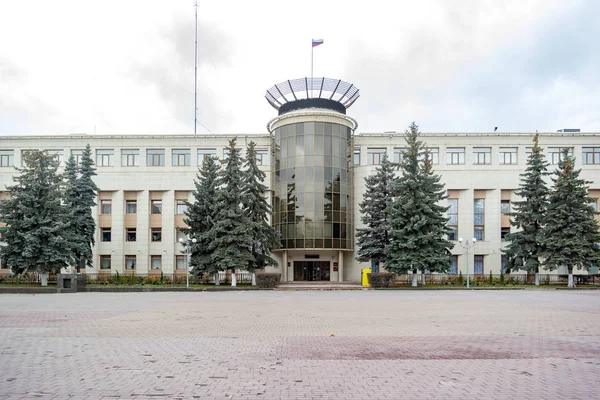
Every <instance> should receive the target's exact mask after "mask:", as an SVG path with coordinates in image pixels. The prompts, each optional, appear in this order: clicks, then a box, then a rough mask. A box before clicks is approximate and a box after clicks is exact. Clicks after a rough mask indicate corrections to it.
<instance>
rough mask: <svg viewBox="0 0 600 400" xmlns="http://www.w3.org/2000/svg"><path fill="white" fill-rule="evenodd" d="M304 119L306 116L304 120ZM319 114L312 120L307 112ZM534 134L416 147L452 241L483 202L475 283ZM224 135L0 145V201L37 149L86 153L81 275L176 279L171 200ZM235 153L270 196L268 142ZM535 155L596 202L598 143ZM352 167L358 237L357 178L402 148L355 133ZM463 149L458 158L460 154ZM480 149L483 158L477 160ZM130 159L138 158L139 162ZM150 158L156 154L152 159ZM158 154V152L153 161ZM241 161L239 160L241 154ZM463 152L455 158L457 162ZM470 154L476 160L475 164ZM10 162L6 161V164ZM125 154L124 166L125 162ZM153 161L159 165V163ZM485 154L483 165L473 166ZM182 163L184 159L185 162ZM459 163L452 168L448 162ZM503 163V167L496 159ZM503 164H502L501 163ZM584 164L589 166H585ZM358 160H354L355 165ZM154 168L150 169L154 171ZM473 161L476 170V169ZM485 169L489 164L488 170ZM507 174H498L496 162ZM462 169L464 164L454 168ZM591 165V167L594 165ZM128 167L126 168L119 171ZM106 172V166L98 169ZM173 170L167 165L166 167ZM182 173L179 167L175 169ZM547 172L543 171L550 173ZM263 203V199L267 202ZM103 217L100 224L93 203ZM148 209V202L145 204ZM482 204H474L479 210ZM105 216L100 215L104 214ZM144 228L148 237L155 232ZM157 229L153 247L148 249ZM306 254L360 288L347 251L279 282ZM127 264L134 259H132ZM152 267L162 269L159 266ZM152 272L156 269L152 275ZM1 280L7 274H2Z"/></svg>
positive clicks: (497, 245)
mask: <svg viewBox="0 0 600 400" xmlns="http://www.w3.org/2000/svg"><path fill="white" fill-rule="evenodd" d="M304 111H307V110H304ZM315 112H318V110H315ZM533 136H534V133H497V132H494V133H423V134H422V139H423V140H424V141H425V142H426V143H427V146H428V147H429V148H431V149H437V152H438V153H437V154H438V156H437V159H438V160H437V161H438V162H437V163H435V165H434V168H435V170H436V172H437V173H439V174H440V175H441V176H442V181H443V182H444V184H445V185H446V188H447V189H448V194H449V198H455V199H457V206H458V207H457V211H458V213H457V215H456V217H455V218H456V219H457V221H458V224H457V228H458V232H457V236H458V237H462V238H465V239H470V238H472V237H473V236H474V235H475V231H474V230H475V228H474V222H475V218H476V217H475V216H474V201H475V199H483V210H484V212H483V215H482V216H481V215H480V216H479V218H483V220H484V224H483V240H480V241H478V243H477V244H476V246H475V247H474V248H473V249H472V250H471V251H470V253H469V260H468V261H469V269H470V271H471V273H473V270H474V262H475V260H476V257H477V261H478V263H479V264H478V265H479V266H481V268H482V273H483V274H489V273H490V271H491V272H492V273H500V268H501V252H500V250H501V249H502V247H503V245H504V241H503V240H502V239H501V231H502V227H503V226H505V227H506V226H507V221H508V219H507V217H506V216H503V214H502V212H501V207H502V201H503V200H504V204H505V207H506V204H507V201H508V202H512V201H514V200H516V197H515V195H514V190H515V189H517V188H518V185H519V174H520V173H522V172H523V171H524V170H525V167H526V159H527V151H528V149H529V148H530V147H531V146H532V140H533ZM231 137H232V135H196V136H194V135H110V136H107V135H81V134H77V135H55V136H33V135H32V136H12V137H11V136H4V137H3V138H2V139H1V141H0V153H1V154H0V155H1V156H2V157H3V158H2V159H1V160H0V161H2V162H1V166H0V191H4V192H3V193H0V197H2V196H6V195H7V194H6V192H5V186H7V185H11V184H12V177H13V176H14V175H15V173H16V171H15V170H14V168H12V166H16V167H20V166H21V165H22V164H21V155H22V153H23V152H24V151H27V150H32V149H43V150H50V151H58V152H61V151H62V157H61V159H62V161H61V164H62V165H63V166H64V162H65V160H66V158H67V157H68V156H69V155H70V154H71V153H74V154H78V152H79V151H80V150H82V149H83V148H85V146H86V145H87V144H88V143H89V144H90V145H91V147H92V150H93V154H94V158H95V159H96V160H97V161H98V162H97V173H98V176H96V177H95V182H96V184H97V185H98V187H99V188H100V189H101V192H100V193H99V199H98V206H97V207H95V208H94V210H93V214H94V215H95V218H96V220H97V224H98V231H97V236H96V242H97V243H96V247H95V249H94V268H92V269H88V270H87V272H91V273H96V272H106V273H114V271H119V272H120V273H122V272H124V271H126V264H127V260H128V259H129V261H130V263H131V260H133V259H134V260H135V261H134V262H135V271H136V273H140V274H146V273H150V274H152V273H160V271H162V272H164V273H165V274H171V273H173V272H175V273H177V272H182V273H183V274H185V270H183V271H182V268H179V269H177V264H178V262H179V264H180V265H179V266H180V267H181V266H182V265H183V264H181V260H182V258H181V257H182V256H183V249H182V247H181V245H179V243H177V232H176V229H177V227H178V226H182V225H183V215H182V214H181V207H179V210H178V207H177V200H188V199H191V193H192V191H193V189H194V184H193V180H194V178H195V176H196V173H197V171H198V166H199V160H200V162H201V160H202V157H204V154H206V153H207V152H208V153H211V152H212V153H214V154H215V155H216V156H217V157H219V158H220V159H222V158H223V156H224V147H225V146H226V145H227V142H228V140H229V139H230V138H231ZM237 138H238V145H239V147H240V148H242V149H245V147H246V144H247V143H248V142H250V141H254V142H256V143H257V149H258V150H260V151H261V152H262V157H263V158H262V160H263V166H262V167H261V168H262V169H263V170H264V171H265V172H266V174H267V179H266V181H265V184H266V185H267V186H268V187H272V182H271V180H272V179H273V169H274V166H273V164H274V151H273V149H272V143H273V141H272V137H271V136H270V135H269V134H254V135H245V134H240V135H237ZM540 145H541V146H542V147H543V148H544V152H545V153H546V155H547V156H548V158H549V161H552V158H555V156H554V155H553V154H551V152H553V151H554V150H552V149H556V148H562V147H569V148H572V149H573V154H574V155H575V157H576V163H577V164H576V166H577V168H582V174H581V176H582V177H583V178H585V179H587V180H589V181H592V184H591V187H590V193H591V195H592V196H593V197H595V198H596V199H598V198H599V197H600V179H599V177H600V156H598V157H597V159H598V161H597V162H596V163H595V164H591V163H588V164H585V165H582V160H583V159H584V151H585V152H589V150H588V149H590V148H596V150H593V151H600V149H598V147H600V133H556V132H551V133H541V134H540ZM352 146H353V148H354V150H355V155H354V156H355V159H356V160H355V161H359V162H358V163H357V164H354V166H353V168H352V169H353V191H352V194H351V196H352V199H353V200H352V204H351V205H350V206H351V209H352V215H353V220H354V221H353V223H354V227H355V228H360V227H361V222H360V213H359V207H358V203H359V202H360V201H361V200H362V195H363V193H364V178H365V177H366V176H367V175H369V174H371V173H373V172H374V170H375V168H376V167H377V165H376V164H377V162H376V160H377V157H378V156H375V154H378V153H377V152H378V151H380V150H379V149H383V150H384V151H385V152H387V154H388V156H389V157H390V159H393V158H394V153H395V152H396V153H398V152H400V151H401V150H400V149H402V148H403V147H404V146H405V143H404V137H403V134H402V133H396V132H385V133H357V132H355V133H354V136H353V144H352ZM515 148H516V160H515V159H514V157H513V155H512V154H511V155H509V156H506V154H505V153H506V152H507V151H508V152H511V153H512V150H510V151H509V150H507V149H515ZM461 149H462V150H461ZM481 149H484V150H481ZM131 150H138V153H139V154H138V155H137V158H136V157H135V155H132V154H131V153H135V152H132V151H131ZM156 150H158V152H157V151H156ZM160 150H164V152H163V153H162V154H163V155H162V156H161V152H160ZM244 152H245V150H244ZM461 152H462V156H461V155H460V154H461ZM474 153H478V154H479V155H474ZM7 154H8V155H11V156H12V158H10V159H9V158H8V157H4V156H6V155H7ZM128 154H129V156H128ZM157 154H158V155H157ZM481 154H483V156H481ZM186 157H187V158H186ZM453 157H454V159H455V161H459V163H456V164H452V163H451V161H452V160H451V158H453ZM501 157H502V159H501ZM505 157H508V158H505ZM586 157H587V158H588V159H589V156H586ZM358 158H359V160H358ZM153 160H154V163H158V164H161V165H151V164H152V163H153ZM477 160H479V161H480V162H482V163H481V164H478V163H477ZM488 160H489V163H488ZM506 160H508V161H511V162H514V164H502V161H506ZM460 161H462V163H460ZM592 161H594V158H593V156H592ZM128 163H129V164H135V165H127V164H128ZM102 164H105V165H102ZM174 164H175V165H174ZM177 164H183V165H177ZM555 167H556V165H555V164H553V165H551V166H550V170H551V171H553V170H554V168H555ZM268 197H269V198H271V196H270V195H269V196H268ZM128 200H129V201H130V202H131V201H133V200H135V201H136V206H135V207H136V213H135V214H132V213H129V214H128V213H126V207H127V201H128ZM108 201H110V213H107V214H102V206H101V203H102V202H104V203H105V208H106V207H108ZM153 201H154V202H153ZM157 201H161V204H160V206H161V207H162V209H161V213H160V214H153V213H152V209H153V207H152V206H153V204H154V205H155V206H156V205H157V203H156V202H157ZM479 204H481V203H479ZM104 211H108V210H104ZM102 228H105V230H104V232H105V233H106V231H107V229H106V228H110V236H111V238H110V241H103V240H102V239H103V230H102ZM128 228H129V229H135V239H136V240H135V241H131V240H127V239H128V233H129V234H130V233H131V231H129V232H128V230H127V229H128ZM152 228H154V229H155V231H154V232H153V230H152ZM158 229H160V230H161V231H160V235H161V237H160V241H158V240H155V241H153V240H152V238H153V233H154V234H155V235H156V234H157V232H156V231H157V230H158ZM456 243H457V244H456V246H455V247H454V250H453V254H455V255H456V256H457V271H462V273H463V274H464V273H465V272H466V264H467V260H466V256H465V253H464V250H463V249H462V248H461V247H460V246H459V245H458V242H456ZM307 254H310V255H318V256H319V260H320V261H329V262H330V279H331V280H332V281H359V280H360V270H361V269H362V268H367V267H369V265H367V264H365V263H359V262H357V261H356V260H355V254H354V252H353V251H351V250H350V251H341V250H335V249H332V250H323V249H314V250H306V249H302V250H294V251H291V250H290V251H278V252H277V253H276V257H277V259H278V261H279V267H278V268H274V270H275V271H278V272H282V275H283V280H284V281H291V280H293V265H294V262H297V261H303V260H306V259H305V257H306V255H307ZM133 257H134V258H133ZM108 258H110V269H107V270H101V268H100V267H101V265H102V260H104V262H105V264H106V260H107V259H108ZM158 260H160V262H159V261H158ZM153 262H154V265H155V267H156V266H159V265H160V268H157V269H154V270H153V269H152V264H153ZM0 271H2V272H4V273H7V272H8V270H6V269H3V270H0Z"/></svg>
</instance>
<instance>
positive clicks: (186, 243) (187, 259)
mask: <svg viewBox="0 0 600 400" xmlns="http://www.w3.org/2000/svg"><path fill="white" fill-rule="evenodd" d="M179 243H181V244H182V245H184V246H185V287H186V288H187V289H189V288H190V253H191V244H190V243H196V238H193V239H192V240H189V239H188V240H183V238H179Z"/></svg>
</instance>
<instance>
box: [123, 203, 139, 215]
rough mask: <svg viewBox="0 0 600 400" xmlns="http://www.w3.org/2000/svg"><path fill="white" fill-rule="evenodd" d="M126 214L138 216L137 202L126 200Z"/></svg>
mask: <svg viewBox="0 0 600 400" xmlns="http://www.w3.org/2000/svg"><path fill="white" fill-rule="evenodd" d="M125 214H137V200H125Z"/></svg>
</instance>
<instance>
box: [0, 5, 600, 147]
mask: <svg viewBox="0 0 600 400" xmlns="http://www.w3.org/2000/svg"><path fill="white" fill-rule="evenodd" d="M199 4H200V6H199V9H198V14H199V15H198V22H199V23H198V28H199V43H198V61H199V66H198V119H199V121H200V122H201V123H202V124H203V125H205V126H206V127H207V128H208V129H210V131H212V132H213V133H239V134H245V133H264V132H266V128H265V125H266V123H267V122H268V121H269V120H270V119H271V118H273V117H274V116H275V115H276V111H275V110H274V109H273V108H271V106H270V105H269V104H268V103H267V101H266V100H265V99H264V93H265V91H266V89H268V88H269V87H271V86H272V85H273V84H275V83H279V82H281V81H283V80H286V79H293V78H300V77H304V76H310V54H311V45H310V42H311V39H312V38H322V39H324V41H325V42H324V44H323V45H321V46H319V47H316V48H315V50H314V55H315V59H314V74H315V76H326V77H331V78H341V79H343V80H345V81H348V82H352V83H354V84H355V85H356V86H357V87H358V88H359V89H360V91H361V98H360V99H359V100H358V101H357V102H356V103H355V104H354V105H353V106H352V108H350V110H349V114H350V115H351V116H353V117H354V118H356V119H357V120H358V122H359V132H381V131H392V130H397V131H402V130H404V129H405V128H406V126H407V125H408V124H409V123H410V122H411V121H413V120H414V121H416V122H417V123H418V124H419V125H420V127H421V130H422V131H426V132H432V131H435V132H439V131H451V132H452V131H468V132H473V131H491V130H493V127H494V126H498V127H499V129H498V130H499V131H534V130H536V129H538V130H540V131H555V130H557V129H560V128H581V129H582V130H584V131H595V132H597V131H600V112H599V110H600V73H599V71H600V23H599V22H598V17H599V16H600V1H597V0H589V1H583V0H581V1H578V0H568V1H566V0H515V1H513V0H491V1H484V0H456V1H450V0H439V1H433V0H431V1H426V0H420V1H414V0H411V1H404V0H396V1H391V0H388V1H375V0H369V1H365V0H361V1H350V0H345V1H324V0H320V1H311V0H303V1H297V2H296V1H293V2H292V1H282V0H279V1H261V0H257V1H227V0H220V1H199ZM193 102H194V7H193V1H192V0H171V1H166V0H165V1H153V0H145V1H137V0H136V1H133V0H127V1H124V0H121V1H113V0H104V1H88V0H74V1H67V0H52V1H37V0H28V1H18V0H6V1H1V2H0V135H11V134H63V133H75V132H86V133H94V132H97V133H192V132H193V121H194V114H193V112H194V105H193V104H194V103H193ZM198 132H203V133H206V132H207V131H206V130H205V129H204V128H203V127H201V126H199V127H198Z"/></svg>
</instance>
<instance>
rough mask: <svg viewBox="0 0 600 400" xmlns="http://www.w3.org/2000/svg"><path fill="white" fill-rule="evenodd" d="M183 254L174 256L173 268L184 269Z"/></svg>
mask: <svg viewBox="0 0 600 400" xmlns="http://www.w3.org/2000/svg"><path fill="white" fill-rule="evenodd" d="M185 268H186V265H185V256H175V269H183V270H185Z"/></svg>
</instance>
